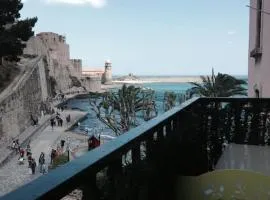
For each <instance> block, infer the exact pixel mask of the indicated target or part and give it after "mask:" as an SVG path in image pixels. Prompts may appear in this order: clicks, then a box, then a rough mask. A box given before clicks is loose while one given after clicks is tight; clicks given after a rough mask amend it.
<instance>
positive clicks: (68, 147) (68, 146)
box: [66, 137, 70, 162]
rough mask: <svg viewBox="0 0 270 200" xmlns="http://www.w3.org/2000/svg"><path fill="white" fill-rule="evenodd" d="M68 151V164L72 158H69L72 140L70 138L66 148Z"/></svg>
mask: <svg viewBox="0 0 270 200" xmlns="http://www.w3.org/2000/svg"><path fill="white" fill-rule="evenodd" d="M66 151H67V153H68V162H69V161H70V157H69V151H70V140H69V137H68V138H67V147H66Z"/></svg>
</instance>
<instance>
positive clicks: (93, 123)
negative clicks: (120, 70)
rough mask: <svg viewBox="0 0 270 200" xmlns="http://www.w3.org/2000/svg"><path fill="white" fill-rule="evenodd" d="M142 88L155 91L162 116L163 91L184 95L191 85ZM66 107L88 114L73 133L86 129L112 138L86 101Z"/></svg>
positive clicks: (156, 85)
mask: <svg viewBox="0 0 270 200" xmlns="http://www.w3.org/2000/svg"><path fill="white" fill-rule="evenodd" d="M143 86H144V87H148V88H152V89H153V90H155V100H156V105H157V109H158V114H162V113H163V112H164V109H163V98H164V92H165V91H173V92H175V93H176V94H184V93H185V91H186V90H187V89H189V88H191V87H192V85H191V84H189V83H147V84H143ZM67 107H68V108H70V109H80V110H82V111H86V112H88V115H87V118H86V119H85V120H83V121H81V125H80V127H81V128H79V127H75V128H74V130H73V131H75V132H83V131H82V129H83V128H88V129H91V131H90V133H93V132H96V133H101V132H102V133H103V134H107V135H111V136H114V133H113V132H112V131H111V129H109V128H108V127H107V126H106V125H104V124H103V123H102V122H100V121H99V120H98V119H97V118H96V114H95V113H94V111H92V110H91V106H90V104H89V100H88V99H71V100H69V101H68V102H67Z"/></svg>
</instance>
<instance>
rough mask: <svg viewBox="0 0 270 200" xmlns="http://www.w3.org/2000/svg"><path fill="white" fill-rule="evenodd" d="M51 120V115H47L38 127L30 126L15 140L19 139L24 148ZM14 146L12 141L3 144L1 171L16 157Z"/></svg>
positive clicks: (0, 161)
mask: <svg viewBox="0 0 270 200" xmlns="http://www.w3.org/2000/svg"><path fill="white" fill-rule="evenodd" d="M50 118H51V115H45V116H43V117H41V118H40V119H39V124H38V125H37V126H29V127H28V128H27V129H25V130H24V131H23V132H22V133H21V134H20V135H19V136H17V137H16V138H14V139H18V140H19V143H20V144H22V145H23V146H24V144H23V143H27V142H28V140H29V139H30V138H31V137H35V136H37V135H38V133H39V132H42V131H43V129H44V128H46V126H47V125H48V123H49V120H50ZM11 145H12V140H10V141H5V143H4V144H1V146H0V152H1V153H0V170H1V166H2V165H4V164H5V163H6V162H8V160H9V159H10V157H12V156H14V155H13V150H12V149H11V148H10V147H11Z"/></svg>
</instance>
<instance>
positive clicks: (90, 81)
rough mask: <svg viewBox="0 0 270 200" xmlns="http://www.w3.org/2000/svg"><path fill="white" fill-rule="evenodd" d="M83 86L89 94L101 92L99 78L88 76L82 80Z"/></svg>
mask: <svg viewBox="0 0 270 200" xmlns="http://www.w3.org/2000/svg"><path fill="white" fill-rule="evenodd" d="M82 82H83V86H84V87H85V89H86V90H87V91H89V92H99V91H100V90H101V77H100V76H88V77H84V78H83V81H82Z"/></svg>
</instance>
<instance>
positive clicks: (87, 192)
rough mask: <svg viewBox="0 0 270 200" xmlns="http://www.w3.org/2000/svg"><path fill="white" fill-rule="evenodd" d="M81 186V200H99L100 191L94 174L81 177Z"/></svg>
mask: <svg viewBox="0 0 270 200" xmlns="http://www.w3.org/2000/svg"><path fill="white" fill-rule="evenodd" d="M82 178H83V184H82V186H81V189H82V191H83V197H82V200H88V199H91V200H92V199H93V200H99V199H100V197H101V194H100V191H99V189H98V187H97V179H96V174H95V175H93V174H91V175H90V176H86V177H82Z"/></svg>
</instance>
